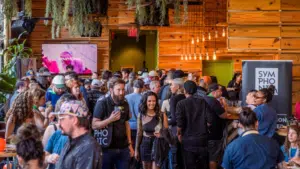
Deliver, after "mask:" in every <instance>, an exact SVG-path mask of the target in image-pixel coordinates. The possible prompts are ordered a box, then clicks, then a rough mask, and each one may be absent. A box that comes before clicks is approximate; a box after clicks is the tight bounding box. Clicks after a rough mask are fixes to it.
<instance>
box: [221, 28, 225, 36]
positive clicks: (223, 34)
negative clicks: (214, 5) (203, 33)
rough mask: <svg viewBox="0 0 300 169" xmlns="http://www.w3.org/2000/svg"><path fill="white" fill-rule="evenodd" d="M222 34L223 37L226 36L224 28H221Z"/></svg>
mask: <svg viewBox="0 0 300 169" xmlns="http://www.w3.org/2000/svg"><path fill="white" fill-rule="evenodd" d="M222 36H223V37H225V36H226V32H225V28H223V31H222Z"/></svg>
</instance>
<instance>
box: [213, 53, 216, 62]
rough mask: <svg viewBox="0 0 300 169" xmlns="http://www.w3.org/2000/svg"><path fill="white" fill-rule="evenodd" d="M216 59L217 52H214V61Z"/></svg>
mask: <svg viewBox="0 0 300 169" xmlns="http://www.w3.org/2000/svg"><path fill="white" fill-rule="evenodd" d="M216 59H217V54H216V51H214V54H213V60H216Z"/></svg>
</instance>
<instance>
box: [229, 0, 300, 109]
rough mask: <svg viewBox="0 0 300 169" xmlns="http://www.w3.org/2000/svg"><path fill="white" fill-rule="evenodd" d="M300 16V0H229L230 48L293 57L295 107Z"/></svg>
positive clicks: (298, 94) (299, 97)
mask: <svg viewBox="0 0 300 169" xmlns="http://www.w3.org/2000/svg"><path fill="white" fill-rule="evenodd" d="M299 18H300V1H299V0H276V1H274V0H252V1H240V0H228V16H227V21H228V25H229V26H228V50H229V51H230V52H233V53H234V52H240V51H244V52H257V54H258V55H262V54H268V53H269V54H274V56H273V57H274V59H279V60H293V82H292V84H293V89H292V91H293V93H292V96H293V99H292V102H293V108H294V104H295V103H296V101H299V100H300V19H299ZM235 63H236V62H235ZM235 68H241V65H240V63H239V62H238V63H236V65H235Z"/></svg>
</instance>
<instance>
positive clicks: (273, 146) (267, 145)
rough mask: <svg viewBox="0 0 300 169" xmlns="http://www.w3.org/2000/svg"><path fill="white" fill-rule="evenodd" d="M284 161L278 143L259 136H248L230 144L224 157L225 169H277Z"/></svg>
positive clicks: (223, 164)
mask: <svg viewBox="0 0 300 169" xmlns="http://www.w3.org/2000/svg"><path fill="white" fill-rule="evenodd" d="M283 160H284V157H283V154H282V152H281V150H280V147H279V145H278V144H277V142H276V141H275V140H273V139H271V138H268V137H266V136H262V135H259V134H248V135H245V136H243V137H239V138H237V139H236V140H234V141H233V142H232V143H230V144H229V145H228V146H227V148H226V150H225V154H224V156H223V163H222V167H224V168H225V169H275V166H277V164H278V163H281V162H282V161H283Z"/></svg>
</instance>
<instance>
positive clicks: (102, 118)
mask: <svg viewBox="0 0 300 169" xmlns="http://www.w3.org/2000/svg"><path fill="white" fill-rule="evenodd" d="M108 84H109V91H110V95H109V96H107V97H104V98H102V99H100V100H99V101H98V102H97V103H96V106H95V109H94V114H93V116H94V118H93V123H92V127H93V129H94V130H99V129H103V128H105V127H106V126H108V125H109V124H111V125H112V137H111V143H110V144H109V145H108V147H107V148H103V166H102V169H111V168H114V166H115V168H116V169H127V168H128V167H129V160H130V156H131V157H132V156H133V155H134V150H133V148H132V141H131V132H130V126H129V122H128V120H129V119H130V114H129V105H128V103H127V102H126V100H125V82H124V80H122V79H119V78H112V79H111V80H110V81H109V83H108Z"/></svg>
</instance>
